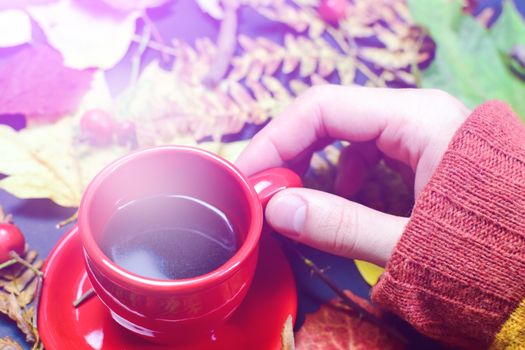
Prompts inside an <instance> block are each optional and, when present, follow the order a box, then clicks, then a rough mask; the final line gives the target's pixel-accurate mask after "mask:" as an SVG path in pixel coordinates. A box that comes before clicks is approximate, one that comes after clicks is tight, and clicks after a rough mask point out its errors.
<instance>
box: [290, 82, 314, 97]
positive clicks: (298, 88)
mask: <svg viewBox="0 0 525 350" xmlns="http://www.w3.org/2000/svg"><path fill="white" fill-rule="evenodd" d="M309 87H310V86H309V85H308V84H305V83H304V82H303V81H301V80H296V79H294V80H290V90H292V92H293V93H294V95H300V94H302V93H303V92H305V91H306V90H308V88H309Z"/></svg>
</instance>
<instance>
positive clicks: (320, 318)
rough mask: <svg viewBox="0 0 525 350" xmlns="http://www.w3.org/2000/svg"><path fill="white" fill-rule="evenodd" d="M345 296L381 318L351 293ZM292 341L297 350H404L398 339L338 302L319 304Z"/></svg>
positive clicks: (378, 312)
mask: <svg viewBox="0 0 525 350" xmlns="http://www.w3.org/2000/svg"><path fill="white" fill-rule="evenodd" d="M345 293H346V295H348V296H349V297H350V298H352V300H354V301H355V302H358V303H359V304H360V305H361V306H363V307H365V308H366V309H367V310H368V311H370V312H372V313H374V314H376V315H378V316H380V311H379V310H378V309H376V308H375V307H373V306H372V305H371V304H370V303H368V302H367V301H366V300H364V299H362V298H359V297H357V296H355V295H354V294H352V293H351V292H350V291H345ZM295 342H296V349H297V350H327V349H330V350H348V349H353V350H374V349H378V350H379V349H381V350H393V349H403V344H402V343H400V342H399V340H398V339H397V338H394V337H393V336H391V335H389V334H388V333H385V332H384V331H382V330H381V329H380V328H379V327H378V326H376V325H374V324H372V323H370V322H368V321H366V320H364V319H361V318H360V317H359V315H358V314H356V313H353V311H352V310H350V309H349V308H348V307H347V306H346V305H344V304H342V302H341V301H340V300H339V299H334V300H332V301H330V302H329V303H328V304H324V305H321V307H320V308H319V310H318V311H317V312H315V313H313V314H309V315H307V316H306V320H305V322H304V324H303V326H302V327H301V329H300V330H299V332H298V333H297V334H296V338H295Z"/></svg>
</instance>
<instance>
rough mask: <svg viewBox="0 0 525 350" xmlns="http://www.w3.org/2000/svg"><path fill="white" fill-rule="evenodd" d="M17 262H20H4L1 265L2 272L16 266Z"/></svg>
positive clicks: (14, 260) (12, 260) (13, 260)
mask: <svg viewBox="0 0 525 350" xmlns="http://www.w3.org/2000/svg"><path fill="white" fill-rule="evenodd" d="M17 262H18V261H17V260H16V259H11V260H7V261H5V262H3V263H2V264H0V270H2V269H5V268H6V267H9V266H12V265H14V264H16V263H17Z"/></svg>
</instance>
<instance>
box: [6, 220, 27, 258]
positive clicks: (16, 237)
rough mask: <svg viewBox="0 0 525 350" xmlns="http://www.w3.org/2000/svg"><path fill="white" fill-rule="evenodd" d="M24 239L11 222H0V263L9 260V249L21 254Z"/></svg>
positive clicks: (23, 248)
mask: <svg viewBox="0 0 525 350" xmlns="http://www.w3.org/2000/svg"><path fill="white" fill-rule="evenodd" d="M24 250H25V239H24V236H23V235H22V232H20V230H19V229H18V227H16V226H15V225H13V224H10V223H0V263H3V262H6V261H8V260H10V259H11V258H12V257H11V255H10V253H11V251H14V252H16V253H17V254H18V255H23V254H24Z"/></svg>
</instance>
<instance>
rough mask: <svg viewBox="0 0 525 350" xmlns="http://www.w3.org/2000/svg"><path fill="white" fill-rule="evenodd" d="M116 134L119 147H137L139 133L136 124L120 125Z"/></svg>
mask: <svg viewBox="0 0 525 350" xmlns="http://www.w3.org/2000/svg"><path fill="white" fill-rule="evenodd" d="M115 134H116V135H117V142H118V144H119V145H121V146H126V145H130V146H131V147H132V148H135V147H137V131H136V128H135V123H134V122H131V121H126V122H122V123H120V124H118V125H117V127H116V129H115Z"/></svg>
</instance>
